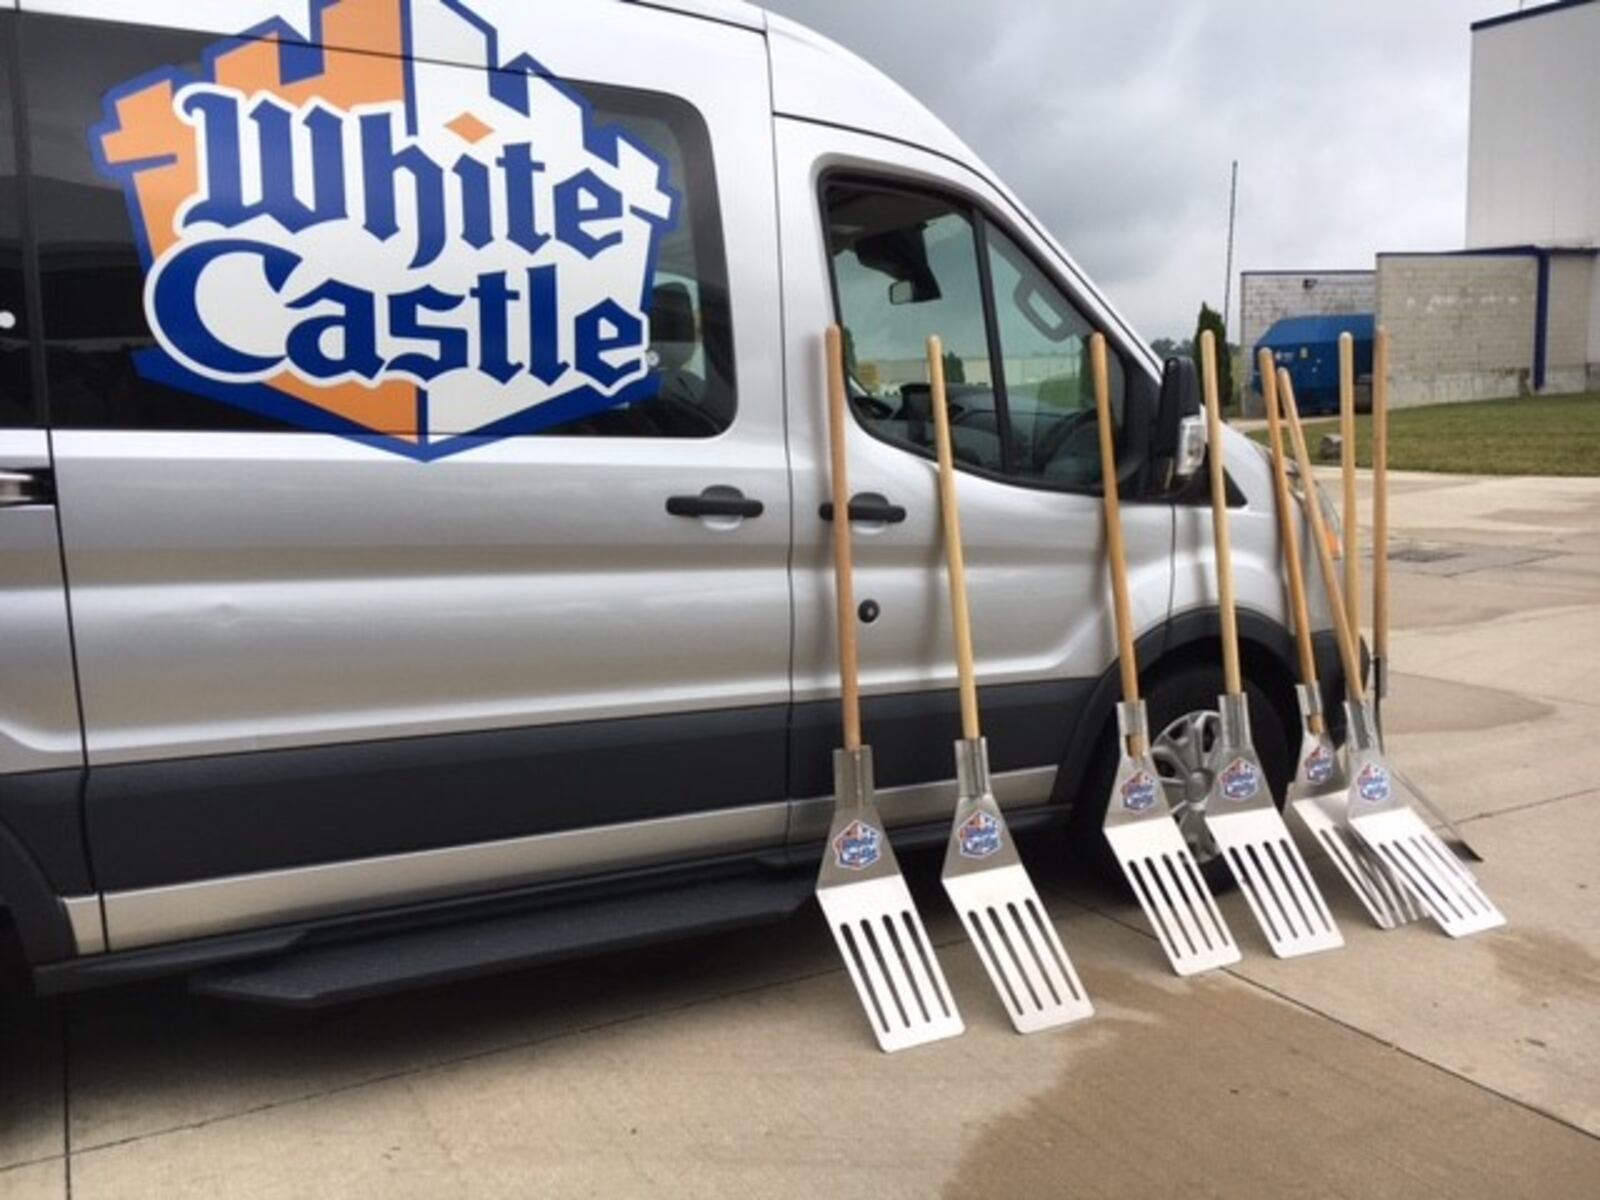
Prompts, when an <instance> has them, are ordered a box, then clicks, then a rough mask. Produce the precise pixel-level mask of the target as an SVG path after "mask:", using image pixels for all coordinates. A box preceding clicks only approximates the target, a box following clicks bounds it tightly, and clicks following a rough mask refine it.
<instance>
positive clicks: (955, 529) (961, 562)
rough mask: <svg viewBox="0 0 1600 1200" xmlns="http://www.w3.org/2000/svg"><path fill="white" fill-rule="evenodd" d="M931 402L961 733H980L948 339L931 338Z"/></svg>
mask: <svg viewBox="0 0 1600 1200" xmlns="http://www.w3.org/2000/svg"><path fill="white" fill-rule="evenodd" d="M928 384H929V396H928V400H929V403H930V404H931V405H932V406H933V435H934V445H935V447H936V449H937V450H938V453H939V516H940V518H941V523H942V524H943V526H944V556H945V561H946V562H947V563H949V564H950V614H951V617H952V621H953V624H954V626H955V635H956V677H957V679H959V680H960V684H961V736H962V737H963V738H966V739H968V740H969V741H970V740H972V739H974V738H976V737H977V736H978V682H977V672H976V671H975V670H974V668H973V665H972V614H971V612H970V611H969V609H968V608H967V564H966V560H965V558H964V557H963V556H962V553H961V510H960V509H959V508H958V507H957V505H956V465H955V455H954V454H953V453H952V451H951V449H950V406H949V401H948V400H947V398H946V396H945V386H944V343H943V342H941V341H940V340H939V339H938V338H937V337H930V338H929V339H928Z"/></svg>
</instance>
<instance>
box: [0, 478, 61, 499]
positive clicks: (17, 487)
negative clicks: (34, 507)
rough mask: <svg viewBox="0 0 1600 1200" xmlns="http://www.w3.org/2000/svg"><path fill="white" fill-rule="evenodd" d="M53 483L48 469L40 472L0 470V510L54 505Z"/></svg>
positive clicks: (54, 490)
mask: <svg viewBox="0 0 1600 1200" xmlns="http://www.w3.org/2000/svg"><path fill="white" fill-rule="evenodd" d="M55 502H56V489H55V483H54V481H53V480H52V479H51V476H50V471H49V470H48V469H45V470H40V471H4V470H0V508H20V507H22V506H23V505H25V504H54V503H55Z"/></svg>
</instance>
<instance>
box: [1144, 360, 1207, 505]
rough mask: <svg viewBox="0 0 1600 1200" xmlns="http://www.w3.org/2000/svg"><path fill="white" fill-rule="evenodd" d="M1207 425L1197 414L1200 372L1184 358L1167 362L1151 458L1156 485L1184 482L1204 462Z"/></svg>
mask: <svg viewBox="0 0 1600 1200" xmlns="http://www.w3.org/2000/svg"><path fill="white" fill-rule="evenodd" d="M1205 453H1206V423H1205V418H1204V416H1203V415H1202V414H1201V411H1200V372H1199V371H1198V370H1197V369H1196V368H1195V365H1194V360H1193V359H1192V358H1190V357H1188V356H1187V355H1183V356H1181V357H1174V358H1169V359H1167V361H1166V363H1165V364H1164V365H1163V366H1162V370H1161V397H1160V399H1159V401H1158V402H1157V404H1156V418H1155V430H1154V433H1153V434H1152V437H1151V447H1150V459H1151V463H1152V466H1153V467H1154V474H1155V478H1156V480H1157V482H1158V483H1160V484H1163V485H1165V486H1166V487H1173V486H1176V485H1178V484H1181V483H1183V482H1184V481H1185V480H1187V479H1188V478H1189V477H1190V476H1192V475H1193V474H1194V473H1195V472H1196V471H1198V470H1199V469H1200V465H1201V463H1202V462H1204V461H1205Z"/></svg>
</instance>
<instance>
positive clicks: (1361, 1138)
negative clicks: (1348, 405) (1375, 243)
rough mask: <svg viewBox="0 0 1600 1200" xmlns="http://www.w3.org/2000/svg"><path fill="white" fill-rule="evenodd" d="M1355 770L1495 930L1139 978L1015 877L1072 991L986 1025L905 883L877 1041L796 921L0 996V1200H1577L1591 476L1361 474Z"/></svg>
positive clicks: (934, 893)
mask: <svg viewBox="0 0 1600 1200" xmlns="http://www.w3.org/2000/svg"><path fill="white" fill-rule="evenodd" d="M1392 509H1393V515H1392V523H1393V527H1394V534H1395V539H1396V550H1397V551H1399V552H1400V559H1401V561H1397V562H1396V564H1395V567H1394V572H1393V591H1394V607H1395V624H1396V631H1395V636H1394V638H1393V643H1392V647H1391V648H1392V651H1393V657H1394V667H1395V670H1396V674H1395V676H1394V690H1393V695H1392V699H1391V704H1390V708H1389V710H1388V720H1389V727H1390V741H1391V750H1392V752H1393V754H1394V756H1395V757H1396V758H1397V759H1398V760H1399V761H1401V762H1402V763H1404V764H1405V766H1406V767H1407V770H1408V772H1409V773H1410V774H1411V775H1412V776H1414V777H1416V778H1417V779H1418V781H1419V782H1420V783H1422V784H1423V786H1425V787H1427V788H1428V790H1429V792H1430V793H1431V794H1432V795H1433V796H1434V798H1435V799H1436V800H1438V801H1440V802H1441V803H1442V804H1443V805H1444V806H1445V807H1446V809H1447V810H1448V811H1449V812H1450V813H1451V814H1452V816H1453V817H1454V818H1455V819H1456V820H1458V821H1459V822H1461V823H1462V825H1463V829H1464V831H1465V832H1466V833H1467V835H1468V837H1469V838H1471V840H1472V841H1473V842H1474V843H1475V844H1476V845H1477V846H1478V847H1479V848H1480V849H1481V850H1482V851H1483V852H1484V853H1485V854H1486V856H1487V859H1488V861H1487V862H1486V863H1485V864H1483V865H1482V866H1481V867H1480V868H1479V874H1480V875H1481V877H1482V878H1483V880H1484V883H1485V885H1486V887H1487V888H1488V890H1489V891H1490V893H1491V894H1492V895H1493V896H1494V897H1495V899H1496V900H1497V902H1499V904H1500V905H1501V907H1502V908H1503V909H1504V910H1505V912H1506V914H1507V916H1508V918H1509V920H1510V925H1509V927H1508V928H1507V929H1505V930H1503V931H1499V932H1495V933H1491V934H1486V935H1482V936H1480V937H1477V938H1472V939H1466V940H1462V941H1452V940H1450V939H1448V938H1446V937H1444V936H1443V935H1442V934H1440V933H1438V932H1437V931H1436V930H1435V929H1433V928H1431V927H1424V926H1421V925H1419V926H1413V927H1409V928H1406V929H1402V930H1398V931H1395V932H1392V933H1382V932H1380V931H1378V930H1376V929H1373V928H1371V927H1370V925H1369V924H1368V923H1367V922H1365V920H1364V919H1363V916H1362V913H1361V911H1360V909H1359V907H1358V905H1357V903H1356V901H1355V899H1354V898H1353V896H1350V895H1349V894H1348V893H1347V892H1346V891H1344V890H1343V888H1342V884H1341V883H1340V882H1339V880H1338V877H1337V876H1336V875H1335V874H1334V873H1333V872H1332V871H1331V869H1328V867H1327V864H1326V863H1323V862H1320V861H1316V862H1315V863H1314V866H1315V869H1316V870H1317V872H1318V876H1319V879H1320V880H1321V881H1322V883H1323V885H1324V888H1325V891H1326V893H1327V895H1328V897H1329V900H1330V903H1332V904H1333V905H1334V908H1335V915H1336V916H1337V917H1338V919H1339V920H1340V923H1341V925H1342V928H1343V930H1344V933H1345V937H1346V940H1347V942H1348V946H1347V948H1346V950H1345V951H1343V952H1342V953H1334V954H1325V955H1320V956H1317V957H1315V958H1312V959H1299V960H1292V961H1287V962H1281V961H1278V960H1275V959H1272V958H1271V957H1270V956H1269V955H1268V954H1267V952H1266V948H1265V944H1264V943H1263V941H1262V940H1261V938H1260V937H1259V935H1258V934H1257V933H1256V931H1255V929H1254V927H1253V924H1252V923H1251V921H1250V919H1249V917H1248V914H1247V912H1246V910H1245V907H1244V904H1243V901H1242V900H1241V899H1240V898H1239V897H1238V896H1230V897H1228V898H1227V899H1226V900H1225V902H1224V903H1225V909H1226V912H1227V915H1228V917H1229V919H1230V921H1231V923H1232V925H1233V928H1234V930H1235V933H1236V935H1237V936H1238V937H1239V940H1240V942H1241V945H1242V947H1243V949H1244V951H1245V960H1244V962H1243V963H1242V964H1241V965H1240V966H1239V967H1237V968H1235V969H1233V970H1231V971H1228V972H1222V973H1215V974H1213V975H1210V976H1207V977H1205V978H1201V979H1197V980H1190V981H1182V980H1178V979H1176V978H1174V977H1173V976H1171V975H1170V974H1169V973H1168V972H1167V970H1166V969H1165V966H1164V961H1163V960H1162V959H1161V957H1160V954H1159V951H1158V950H1157V948H1156V946H1155V943H1154V942H1153V940H1152V939H1150V938H1149V937H1148V936H1147V935H1146V934H1145V932H1144V931H1143V928H1142V926H1141V922H1140V920H1139V918H1138V914H1137V911H1136V910H1135V909H1134V908H1133V907H1132V905H1131V904H1130V903H1128V902H1125V901H1124V900H1122V899H1121V898H1119V897H1118V896H1116V895H1114V894H1112V893H1110V892H1108V891H1106V890H1104V889H1102V888H1100V887H1099V886H1098V885H1095V884H1093V883H1091V882H1089V881H1087V880H1084V879H1082V878H1079V877H1075V876H1074V875H1073V873H1072V872H1071V871H1070V870H1068V869H1065V868H1062V869H1050V868H1049V867H1048V866H1047V864H1048V863H1050V862H1051V861H1052V859H1053V855H1052V851H1053V850H1054V847H1053V846H1052V845H1050V844H1049V843H1046V842H1041V843H1036V844H1034V845H1033V846H1031V847H1030V848H1029V849H1030V851H1031V853H1030V855H1029V859H1030V863H1031V864H1032V865H1033V867H1034V869H1035V873H1036V875H1037V876H1039V877H1040V884H1041V890H1042V891H1043V892H1044V893H1045V898H1046V902H1047V904H1048V905H1049V907H1050V908H1051V910H1052V912H1053V913H1054V914H1055V916H1056V918H1057V922H1058V925H1059V928H1060V931H1061V935H1062V938H1063V940H1064V942H1065V943H1066V945H1067V947H1068V949H1069V951H1070V952H1071V953H1072V955H1073V957H1074V959H1075V961H1076V963H1077V965H1078V967H1079V970H1080V972H1081V973H1082V975H1083V978H1084V982H1085V984H1086V986H1087V987H1088V988H1089V990H1090V993H1091V995H1092V997H1093V998H1094V1000H1095V1003H1096V1006H1097V1009H1098V1013H1097V1017H1096V1018H1095V1019H1094V1020H1093V1021H1091V1022H1088V1023H1085V1024H1084V1025H1081V1026H1077V1027H1074V1028H1072V1029H1068V1030H1062V1031H1057V1032H1055V1033H1052V1034H1046V1035H1040V1036H1035V1037H1031V1038H1019V1037H1016V1036H1015V1035H1013V1034H1012V1033H1011V1032H1010V1030H1009V1026H1008V1025H1007V1024H1006V1022H1005V1018H1004V1015H1003V1014H1002V1012H1001V1010H1000V1008H999V1006H998V1004H997V1003H996V1002H995V1001H994V1000H993V999H992V998H991V997H990V995H989V993H988V988H987V984H986V982H985V981H984V979H983V977H982V973H981V969H980V968H979V966H978V964H977V962H976V960H975V959H974V958H973V956H972V955H971V953H970V951H969V950H968V949H967V947H966V946H965V944H964V941H963V939H962V936H961V934H960V931H959V929H958V927H957V924H956V921H955V919H954V918H953V917H952V916H951V915H950V914H949V913H948V910H947V908H946V906H945V904H944V903H943V900H942V897H941V896H940V895H939V894H938V888H937V883H936V881H934V880H933V879H932V878H931V876H929V875H928V874H927V872H926V870H924V871H923V872H921V874H920V877H919V879H918V880H917V881H916V887H917V891H918V896H919V899H920V900H921V902H922V906H923V911H924V913H925V914H926V915H927V916H928V917H929V924H930V929H931V931H932V933H933V935H934V937H935V939H936V941H937V942H938V943H939V945H940V946H941V948H942V952H943V958H944V962H945V966H946V969H947V971H948V972H949V974H950V977H951V983H952V986H953V988H954V989H955V992H956V995H957V998H958V1000H959V1001H960V1003H961V1005H962V1008H963V1013H964V1015H965V1017H966V1020H967V1025H968V1032H967V1034H966V1035H965V1036H964V1037H962V1038H959V1039H956V1040H954V1041H950V1042H946V1043H941V1044H939V1045H936V1046H930V1047H924V1048H921V1049H918V1050H916V1051H910V1052H907V1053H904V1054H900V1055H896V1056H893V1057H886V1056H883V1055H880V1054H878V1053H877V1051H876V1050H875V1049H874V1048H873V1047H872V1044H871V1040H870V1037H869V1035H868V1033H867V1030H866V1028H865V1026H864V1024H863V1023H862V1021H861V1018H860V1015H859V1013H858V1012H857V1010H856V1007H855V1001H854V998H853V996H852V995H851V993H850V989H849V985H848V983H847V981H846V980H845V978H844V976H843V974H842V971H841V969H840V968H839V966H838V964H837V962H836V960H835V957H834V953H833V950H832V947H831V944H830V943H829V941H828V938H827V935H826V932H825V931H824V930H823V928H822V926H821V923H820V922H819V921H818V920H816V918H815V914H814V913H807V914H803V915H802V916H801V917H800V918H798V919H796V920H794V921H792V922H789V923H788V924H786V925H783V926H779V927H777V928H775V929H767V930H754V931H746V932H741V933H736V934H732V935H728V936H724V937H718V938H713V939H705V940H701V941H698V942H694V943H691V944H689V945H687V946H682V947H675V948H669V949H654V950H650V951H648V952H640V953H635V954H630V955H623V956H614V957H611V958H607V959H602V960H597V961H593V962H585V963H578V964H572V965H569V966H564V967H560V968H556V969H551V970H545V971H538V972H529V973H525V974H521V975H516V976H511V977H507V978H503V979H496V980H487V981H483V982H480V983H474V984H470V985H465V986H461V987H454V988H447V989H441V990H437V991H433V992H426V993H420V994H416V995H410V996H402V997H396V998H392V999H388V1000H384V1001H381V1002H374V1003H370V1004H366V1005H362V1006H359V1007H357V1008H353V1009H350V1010H347V1011H343V1012H338V1013H334V1014H330V1015H328V1016H326V1017H324V1018H322V1019H321V1020H319V1021H317V1022H315V1023H312V1024H309V1025H305V1024H291V1025H289V1026H286V1027H282V1028H273V1027H271V1026H266V1027H261V1026H259V1025H257V1026H252V1025H250V1024H248V1023H245V1022H242V1021H240V1020H239V1019H238V1018H237V1017H235V1016H230V1015H229V1014H228V1013H226V1012H225V1011H223V1012H219V1011H218V1010H216V1009H213V1008H210V1007H208V1006H205V1005H201V1004H199V1003H198V1002H196V1001H193V1000H191V999H190V998H189V997H188V996H187V995H186V994H185V993H184V991H183V988H182V986H181V984H176V983H163V984H157V985H150V986H144V987H139V988H134V989H126V990H122V991H117V992H108V993H100V994H93V995H85V996H80V997H76V998H74V999H72V1000H71V1001H70V1002H68V1003H66V1004H60V1005H54V1006H40V1005H35V1004H32V1003H30V1002H27V1001H24V1000H23V999H21V998H20V997H17V996H15V995H7V996H6V997H5V998H4V999H0V1006H3V1007H0V1021H3V1032H0V1072H3V1074H0V1198H6V1200H9V1198H12V1197H16V1198H17V1200H22V1198H25V1197H26V1198H29V1200H32V1198H35V1197H38V1198H50V1200H54V1198H58V1197H65V1196H68V1195H70V1196H72V1197H75V1198H84V1197H88V1198H95V1200H97V1198H99V1197H125V1196H160V1197H183V1196H206V1197H213V1196H219V1195H223V1196H246V1197H257V1196H260V1197H267V1196H308V1195H329V1196H341V1197H344V1196H367V1195H371V1196H383V1197H406V1196H419V1197H422V1196H426V1197H437V1196H474V1197H476V1196H501V1195H504V1196H533V1195H538V1196H569V1195H571V1196H635V1195H640V1196H643V1195H651V1196H655V1195H664V1196H694V1197H714V1196H724V1195H726V1196H730V1197H732V1196H737V1197H741V1198H742V1197H767V1196H771V1197H783V1196H815V1195H830V1196H841V1197H849V1196H858V1195H859V1196H864V1197H865V1196H871V1197H898V1196H906V1197H912V1196H917V1197H922V1196H937V1195H946V1196H1073V1197H1127V1196H1133V1197H1141V1196H1152V1197H1153V1196H1164V1197H1165V1196H1173V1195H1184V1196H1186V1197H1202V1196H1217V1197H1238V1196H1245V1195H1249V1196H1252V1197H1254V1196H1290V1195H1294V1196H1313V1197H1316V1196H1348V1197H1387V1196H1394V1197H1406V1198H1408V1200H1410V1198H1415V1197H1435V1196H1437V1197H1449V1198H1450V1200H1472V1198H1475V1197H1496V1198H1499V1197H1506V1196H1519V1197H1520V1196H1528V1197H1547V1196H1548V1197H1569V1196H1570V1197H1574V1198H1577V1197H1584V1198H1585V1200H1587V1198H1590V1197H1593V1196H1595V1195H1600V866H1597V865H1596V858H1597V856H1596V854H1595V847H1596V845H1597V843H1600V782H1597V775H1600V770H1597V769H1600V737H1596V731H1597V728H1600V692H1597V689H1596V687H1595V684H1594V675H1595V667H1594V664H1596V663H1600V480H1561V479H1541V480H1521V479H1504V478H1496V479H1466V478H1457V477H1440V476H1421V475H1418V476H1410V475H1398V476H1396V477H1395V495H1394V498H1393V503H1392Z"/></svg>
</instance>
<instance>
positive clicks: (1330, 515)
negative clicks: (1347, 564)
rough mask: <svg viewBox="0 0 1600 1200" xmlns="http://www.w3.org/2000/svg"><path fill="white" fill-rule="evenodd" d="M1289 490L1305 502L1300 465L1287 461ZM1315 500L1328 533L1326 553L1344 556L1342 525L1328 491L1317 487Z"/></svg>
mask: <svg viewBox="0 0 1600 1200" xmlns="http://www.w3.org/2000/svg"><path fill="white" fill-rule="evenodd" d="M1288 475H1289V490H1290V491H1291V492H1293V493H1294V496H1295V499H1296V500H1298V501H1299V502H1300V503H1301V504H1304V503H1305V502H1306V489H1305V481H1304V480H1302V479H1301V478H1300V465H1299V464H1298V463H1295V462H1291V463H1289V471H1288ZM1317 501H1318V503H1319V504H1321V505H1322V523H1323V526H1324V528H1325V529H1326V531H1327V534H1328V553H1329V554H1331V555H1333V557H1334V558H1343V557H1344V526H1343V525H1342V524H1341V523H1340V521H1339V514H1338V512H1337V511H1336V510H1335V509H1334V507H1333V501H1332V500H1329V499H1328V493H1327V492H1325V491H1323V490H1322V489H1321V488H1318V489H1317Z"/></svg>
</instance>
